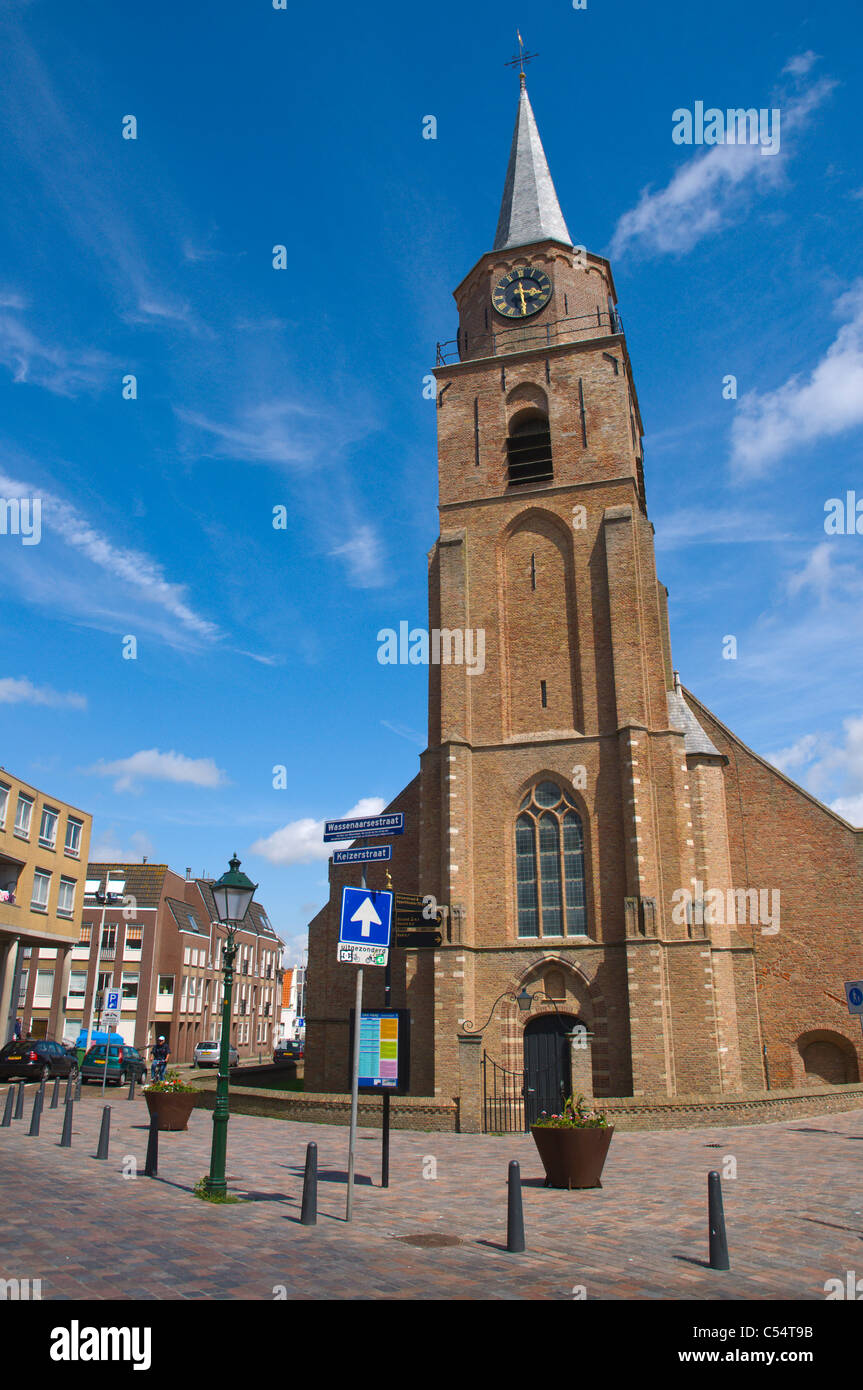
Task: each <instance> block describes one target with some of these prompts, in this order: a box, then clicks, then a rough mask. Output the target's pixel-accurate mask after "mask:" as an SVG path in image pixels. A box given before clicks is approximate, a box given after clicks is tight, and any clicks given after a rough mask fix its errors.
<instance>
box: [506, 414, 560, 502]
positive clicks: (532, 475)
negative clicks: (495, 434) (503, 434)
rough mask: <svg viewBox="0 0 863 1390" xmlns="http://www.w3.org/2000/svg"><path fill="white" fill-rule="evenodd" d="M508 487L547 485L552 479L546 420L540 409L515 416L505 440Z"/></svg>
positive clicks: (549, 434) (549, 439)
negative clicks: (523, 484)
mask: <svg viewBox="0 0 863 1390" xmlns="http://www.w3.org/2000/svg"><path fill="white" fill-rule="evenodd" d="M506 459H507V467H508V471H509V484H510V487H513V486H517V485H518V484H519V483H541V482H547V481H548V480H549V479H550V478H552V477H553V476H554V473H553V470H552V464H551V433H550V431H549V428H548V418H547V417H546V416H545V415H543V414H542V412H541V411H539V410H532V411H530V413H529V414H524V413H523V414H521V415H518V416H516V418H515V420H513V422H512V425H511V426H510V431H509V436H508V438H507V441H506Z"/></svg>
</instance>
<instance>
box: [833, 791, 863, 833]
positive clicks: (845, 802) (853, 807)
mask: <svg viewBox="0 0 863 1390" xmlns="http://www.w3.org/2000/svg"><path fill="white" fill-rule="evenodd" d="M830 809H831V811H835V812H836V814H837V816H841V817H842V819H843V820H847V821H848V823H849V824H850V825H859V826H861V827H863V792H861V793H860V795H859V796H840V797H837V799H836V800H835V801H831V803H830Z"/></svg>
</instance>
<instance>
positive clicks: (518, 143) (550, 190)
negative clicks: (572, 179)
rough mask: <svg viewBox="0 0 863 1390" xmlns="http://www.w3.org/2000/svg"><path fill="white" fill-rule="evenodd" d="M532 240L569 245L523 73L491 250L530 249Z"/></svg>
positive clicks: (569, 237)
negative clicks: (512, 247)
mask: <svg viewBox="0 0 863 1390" xmlns="http://www.w3.org/2000/svg"><path fill="white" fill-rule="evenodd" d="M534 241H562V242H564V243H565V244H566V245H567V246H572V237H571V236H570V235H569V232H568V230H567V226H566V223H565V222H564V220H563V213H562V212H561V210H560V204H559V203H558V201H557V194H556V193H555V191H554V184H553V183H552V181H551V174H550V173H549V169H548V161H547V160H546V157H545V151H544V150H543V148H542V141H541V140H540V138H539V131H538V130H537V127H536V117H535V116H534V114H533V108H532V107H531V104H530V98H529V97H528V95H527V87H526V85H525V81H524V75H523V74H522V78H521V95H520V96H519V100H518V115H517V116H516V120H515V132H514V134H513V137H512V149H511V150H510V152H509V167H508V169H507V171H506V183H505V184H504V189H503V201H502V203H501V205H500V217H499V218H498V223H497V234H496V236H495V239H494V250H495V251H504V250H507V249H508V248H509V247H510V246H529V245H530V243H531V242H534Z"/></svg>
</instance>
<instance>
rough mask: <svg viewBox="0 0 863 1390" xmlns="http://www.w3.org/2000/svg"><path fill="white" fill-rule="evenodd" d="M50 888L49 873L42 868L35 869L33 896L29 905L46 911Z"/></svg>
mask: <svg viewBox="0 0 863 1390" xmlns="http://www.w3.org/2000/svg"><path fill="white" fill-rule="evenodd" d="M50 890H51V875H50V874H49V873H46V872H45V870H44V869H36V870H35V871H34V874H33V896H32V897H31V899H30V906H31V907H32V908H35V909H36V910H37V911H38V912H47V911H48V894H49V892H50Z"/></svg>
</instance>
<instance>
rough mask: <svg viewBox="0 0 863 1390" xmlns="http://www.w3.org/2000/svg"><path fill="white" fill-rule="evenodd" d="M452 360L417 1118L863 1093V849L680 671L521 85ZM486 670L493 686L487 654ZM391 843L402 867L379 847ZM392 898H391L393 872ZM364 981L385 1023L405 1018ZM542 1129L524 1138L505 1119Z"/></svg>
mask: <svg viewBox="0 0 863 1390" xmlns="http://www.w3.org/2000/svg"><path fill="white" fill-rule="evenodd" d="M455 300H456V305H457V309H458V332H457V337H456V339H455V340H454V341H453V342H451V343H444V344H441V345H439V348H438V364H437V367H436V370H435V377H436V382H437V420H438V461H439V463H438V466H439V516H440V535H439V538H438V540H437V542H436V543H435V545H434V547H433V549H432V551H431V552H430V554H429V556H428V585H429V629H430V630H431V631H433V632H436V633H437V634H438V635H439V641H438V647H437V657H438V659H437V660H436V661H434V660H433V661H432V664H430V666H429V718H428V747H427V748H426V750H425V752H424V753H423V754H422V755H421V758H420V769H419V772H418V774H417V776H416V777H415V778H414V780H413V781H412V782H411V783H410V784H409V785H408V786H407V787H406V788H405V789H404V790H403V791H402V792H401V793H400V794H399V795H398V796H397V797H396V798H395V799H394V800H393V801H392V803H391V805H390V806H389V807H388V808H387V809H388V810H390V811H402V812H404V816H405V834H404V835H403V836H401V837H399V838H397V839H394V840H393V841H392V847H393V848H392V861H391V865H390V866H389V867H390V871H391V876H392V885H393V887H394V889H395V891H396V892H397V893H402V894H422V895H428V896H429V897H430V898H433V899H434V901H435V903H436V904H438V905H441V907H442V908H443V909H444V910H443V912H442V914H441V923H440V928H439V930H440V936H441V941H440V945H439V946H437V947H432V948H429V947H424V948H416V949H413V948H410V947H408V948H399V949H395V950H393V952H392V993H391V1003H392V1005H393V1006H400V1007H407V1008H409V1009H410V1010H411V1027H412V1062H411V1082H410V1094H411V1095H412V1096H426V1097H436V1098H438V1099H440V1100H454V1101H455V1102H456V1103H457V1105H458V1106H459V1107H460V1109H461V1116H462V1123H461V1125H460V1127H461V1128H466V1129H475V1128H479V1127H482V1128H488V1129H495V1128H497V1129H500V1128H506V1127H513V1128H520V1127H523V1123H522V1122H523V1121H524V1120H525V1119H526V1118H530V1114H526V1112H525V1106H526V1107H528V1111H529V1112H530V1113H532V1114H535V1113H537V1112H538V1110H539V1109H557V1108H558V1107H559V1103H560V1101H561V1099H562V1097H563V1095H565V1094H569V1093H570V1090H572V1089H575V1090H577V1091H581V1092H583V1093H584V1094H585V1095H592V1096H594V1097H634V1098H638V1097H641V1098H645V1099H650V1098H658V1099H660V1100H661V1099H662V1098H672V1097H675V1098H678V1097H692V1098H699V1097H715V1096H729V1097H741V1098H746V1097H751V1096H755V1097H757V1096H761V1095H763V1094H765V1093H766V1092H768V1091H775V1090H782V1089H800V1088H806V1087H811V1086H813V1085H814V1086H834V1085H845V1084H849V1083H856V1082H858V1081H859V1080H860V1076H861V1064H863V1046H861V1043H862V1042H863V1037H861V1027H860V1019H859V1018H855V1017H851V1016H849V1013H848V1007H847V1004H846V999H845V994H844V989H843V981H846V980H855V979H859V978H861V977H863V830H858V829H855V828H854V827H853V826H851V825H849V824H848V823H847V822H846V821H844V820H843V819H842V818H841V817H840V816H838V815H837V814H835V813H834V812H832V811H830V810H829V809H828V808H827V807H825V806H824V805H822V804H821V803H820V802H818V801H817V800H816V799H815V798H814V797H812V796H811V795H809V793H808V792H806V791H804V790H803V789H802V788H801V787H799V786H797V785H796V784H795V783H794V782H792V781H791V780H790V779H789V778H788V777H786V776H784V775H783V774H782V773H781V772H779V771H778V770H777V769H776V768H775V767H773V766H771V764H769V763H768V762H766V761H765V760H764V759H763V758H761V757H760V756H759V755H758V754H757V753H755V752H753V751H752V749H750V748H748V747H747V746H746V745H745V744H744V743H742V742H741V740H740V739H739V738H737V737H736V736H735V735H734V733H732V732H731V730H730V729H728V728H726V727H725V725H724V724H722V723H721V722H720V720H719V719H718V718H717V716H716V715H715V714H713V713H712V712H711V711H710V710H708V709H707V708H706V707H705V706H704V705H703V704H702V703H701V702H700V701H699V700H698V698H697V697H696V696H695V695H694V694H692V693H691V692H690V691H689V690H688V689H686V688H685V687H684V685H683V684H682V683H681V680H680V677H679V675H678V674H677V672H676V670H675V669H674V664H673V659H672V651H671V638H670V633H669V622H668V593H667V590H666V589H665V587H664V586H663V584H662V583H661V581H660V580H659V578H658V577H657V573H656V561H655V553H654V528H653V525H652V524H651V521H650V519H649V513H648V505H647V491H646V486H645V465H644V458H643V449H642V433H643V431H642V422H641V415H640V411H639V404H638V397H637V394H636V389H635V380H634V372H633V365H632V363H631V361H630V357H629V353H628V350H627V343H626V337H625V334H624V332H623V327H622V323H621V320H620V317H619V314H618V309H617V297H616V293H615V286H614V278H613V274H612V268H611V266H610V264H609V263H608V261H607V260H605V259H604V258H603V257H601V256H598V255H595V254H593V253H592V252H590V251H588V250H586V249H585V248H584V247H582V246H580V245H578V244H577V243H574V242H573V238H572V236H571V235H570V232H569V229H568V227H567V223H566V221H565V219H564V215H563V212H562V210H561V208H560V206H559V203H558V198H557V194H556V192H555V188H554V184H553V182H552V177H551V173H550V171H549V168H548V164H547V161H546V158H545V154H544V152H543V147H542V144H541V141H540V137H539V132H538V129H537V124H536V120H535V118H534V114H533V110H532V108H531V104H530V100H529V97H528V93H527V90H526V86H525V79H524V75H523V73H522V76H521V91H520V96H519V105H518V113H517V118H516V126H515V133H514V136H513V141H512V148H511V152H510V158H509V166H508V169H507V173H506V181H505V184H504V190H503V200H502V204H501V209H500V216H499V220H498V225H497V234H496V237H495V240H494V245H493V247H492V249H491V250H490V251H487V252H486V253H485V254H483V255H482V256H481V257H480V259H479V260H478V261H477V263H476V265H475V266H474V268H473V269H472V270H471V271H470V273H469V274H468V275H467V276H466V277H465V278H464V279H463V280H462V282H461V283H460V284H459V286H458V287H457V289H456V290H455ZM480 633H481V634H482V643H483V646H482V651H483V661H482V663H481V666H480V664H478V663H477V662H476V661H474V662H473V663H471V662H469V661H467V660H465V659H464V652H465V645H464V644H465V639H466V637H467V636H468V634H469V635H470V638H471V640H472V642H473V648H472V650H474V651H476V650H477V638H478V634H480ZM370 843H380V842H370ZM368 881H369V886H370V887H372V888H383V887H385V886H386V885H387V879H386V866H384V865H379V864H372V865H370V866H369V872H368ZM358 882H359V871H358V869H357V866H355V865H354V866H348V867H345V866H338V867H336V866H334V865H333V864H332V862H331V863H330V900H329V902H328V903H327V905H326V906H325V907H324V908H322V910H321V911H320V912H319V913H318V915H317V916H316V917H315V919H314V920H313V922H312V923H311V924H310V936H309V975H308V1006H307V1039H306V1089H307V1090H308V1091H315V1092H339V1093H342V1094H343V1093H345V1092H346V1091H348V1089H349V1059H348V1048H349V1044H348V1038H349V1021H348V1020H349V1011H350V1009H351V1007H352V1004H353V993H354V983H355V979H354V977H355V969H354V968H353V967H349V966H345V965H341V964H339V963H338V962H337V960H336V942H337V937H338V927H339V905H340V899H341V890H342V887H343V886H344V885H345V884H347V883H354V884H355V883H358ZM383 973H384V972H383V971H382V970H380V969H367V970H366V971H365V985H366V991H365V1001H364V1002H365V1007H367V1008H377V1007H380V1006H381V1005H382V1004H383V1001H384V995H383V978H382V977H383ZM512 1115H514V1116H515V1119H514V1121H513V1123H512V1124H511V1125H508V1123H507V1117H511V1116H512Z"/></svg>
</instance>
